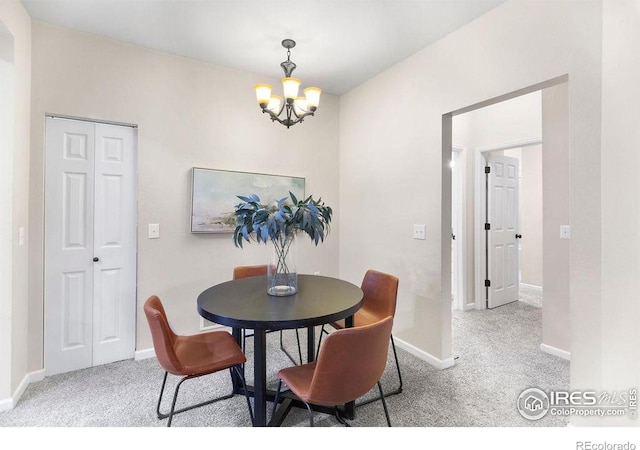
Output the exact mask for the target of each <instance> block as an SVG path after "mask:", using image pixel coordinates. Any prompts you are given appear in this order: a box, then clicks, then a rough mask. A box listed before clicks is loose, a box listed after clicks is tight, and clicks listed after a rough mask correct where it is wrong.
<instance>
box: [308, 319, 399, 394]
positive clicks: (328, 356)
mask: <svg viewBox="0 0 640 450" xmlns="http://www.w3.org/2000/svg"><path fill="white" fill-rule="evenodd" d="M392 326H393V317H391V316H389V317H386V318H384V319H382V320H380V321H378V322H375V323H372V324H370V325H365V326H361V327H355V328H344V329H341V330H337V331H335V332H333V333H331V334H330V335H329V336H327V338H326V339H325V342H324V343H323V345H322V346H321V347H320V353H319V354H318V359H317V363H316V368H315V371H314V374H313V379H312V380H311V385H310V387H309V391H308V399H307V400H308V402H309V403H312V404H316V405H329V406H330V405H340V404H344V403H346V402H350V401H352V400H355V399H357V398H359V397H362V396H363V395H364V394H366V393H367V392H369V391H370V390H371V388H372V387H374V386H375V385H376V383H377V382H378V381H379V380H380V378H381V377H382V373H383V372H384V369H385V366H386V364H387V354H388V352H389V338H390V336H391V328H392Z"/></svg>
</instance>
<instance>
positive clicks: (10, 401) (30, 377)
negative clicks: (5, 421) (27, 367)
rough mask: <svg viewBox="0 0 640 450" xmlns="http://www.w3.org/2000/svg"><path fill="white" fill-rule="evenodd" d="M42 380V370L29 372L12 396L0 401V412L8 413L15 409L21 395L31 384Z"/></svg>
mask: <svg viewBox="0 0 640 450" xmlns="http://www.w3.org/2000/svg"><path fill="white" fill-rule="evenodd" d="M42 380H44V369H41V370H36V371H34V372H29V373H28V374H26V375H25V376H24V378H23V379H22V381H21V382H20V384H19V385H18V387H17V388H16V390H15V392H14V393H13V395H12V396H11V397H9V398H6V399H3V400H0V411H8V410H10V409H13V408H15V406H16V405H17V404H18V402H19V401H20V398H21V397H22V394H24V391H26V390H27V387H28V386H29V385H30V384H31V383H35V382H37V381H42Z"/></svg>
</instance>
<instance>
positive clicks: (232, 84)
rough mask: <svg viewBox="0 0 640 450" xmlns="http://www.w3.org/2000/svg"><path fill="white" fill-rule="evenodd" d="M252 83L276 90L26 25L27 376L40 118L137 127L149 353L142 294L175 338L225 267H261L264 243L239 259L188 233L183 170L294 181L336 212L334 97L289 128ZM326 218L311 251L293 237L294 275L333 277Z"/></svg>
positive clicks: (36, 266)
mask: <svg viewBox="0 0 640 450" xmlns="http://www.w3.org/2000/svg"><path fill="white" fill-rule="evenodd" d="M274 64H278V61H274ZM302 81H303V83H304V80H302ZM257 82H271V83H272V84H273V85H274V86H277V85H278V84H279V82H278V81H277V80H265V79H264V77H261V76H258V75H254V74H250V73H245V72H240V71H236V70H231V69H226V68H222V67H216V66H211V65H207V64H204V63H201V62H197V61H193V60H189V59H185V58H180V57H175V56H171V55H168V54H164V53H160V52H155V51H150V50H146V49H144V48H141V47H136V46H132V45H125V44H121V43H118V42H114V41H111V40H108V39H104V38H101V37H97V36H94V35H89V34H83V33H79V32H74V31H70V30H67V29H62V28H56V27H52V26H49V25H44V24H41V23H37V22H34V26H33V98H34V102H33V113H32V126H33V145H32V147H31V148H32V165H31V169H32V170H31V183H32V184H31V188H32V195H31V200H32V202H31V228H32V235H31V245H32V251H31V260H32V262H33V267H32V273H31V275H32V283H31V286H32V289H31V291H30V307H31V309H32V310H33V313H32V314H31V316H30V317H31V319H30V323H29V329H30V336H29V342H30V346H31V349H32V350H31V351H30V353H29V356H30V369H31V370H34V369H38V368H40V367H42V320H43V319H42V315H41V314H40V312H41V311H42V304H43V293H42V290H43V288H42V248H43V223H42V221H43V216H42V202H43V185H42V178H43V176H42V173H43V169H42V164H43V132H44V117H45V113H56V114H63V115H69V116H75V117H83V118H91V119H97V120H108V121H118V122H125V123H131V124H136V125H138V186H137V188H138V306H139V308H138V321H137V324H138V335H137V348H138V349H139V350H140V349H147V348H151V346H152V343H151V339H150V335H149V331H148V324H147V323H146V319H145V318H144V314H142V313H141V306H142V303H143V302H144V300H146V299H147V298H148V296H149V295H151V294H157V295H159V296H160V298H161V299H163V301H164V302H165V303H166V307H167V314H168V315H169V316H170V317H171V318H172V322H173V323H174V326H175V327H176V329H177V330H178V331H179V332H183V333H193V332H196V331H198V329H199V328H198V327H199V322H200V317H199V315H198V314H197V312H196V297H197V295H198V294H199V293H200V292H201V291H202V290H204V289H205V288H207V287H209V286H211V285H213V284H215V283H219V282H222V281H226V280H228V279H230V278H231V275H232V268H233V266H234V265H240V264H258V263H264V262H265V261H266V259H267V258H268V253H267V247H266V246H264V245H262V246H259V245H257V244H252V245H247V246H245V248H244V249H243V250H241V249H236V248H235V247H234V245H233V242H232V239H231V235H229V234H226V235H195V234H190V233H189V232H188V222H189V214H190V209H189V200H190V195H191V194H190V176H191V172H190V171H191V168H192V167H194V166H197V167H208V168H217V169H227V170H239V171H250V172H262V173H273V174H283V175H295V176H302V177H305V178H306V191H307V193H308V194H313V195H314V196H316V197H319V196H321V197H322V199H323V200H324V201H325V202H326V203H327V204H328V205H330V206H332V207H333V208H334V209H335V211H336V212H339V211H340V209H339V195H338V188H339V179H338V135H339V133H338V117H339V110H338V100H337V98H336V97H333V96H331V95H324V96H323V98H322V100H321V105H320V108H319V110H318V113H317V114H316V116H315V117H310V118H308V119H306V120H305V122H304V123H302V124H299V125H296V126H294V127H293V128H291V129H286V128H285V127H283V126H281V125H279V124H274V123H272V122H271V121H270V120H268V118H267V116H266V115H264V114H262V113H261V111H260V109H259V107H258V106H257V104H256V102H255V94H254V92H253V85H254V84H255V83H257ZM239 194H242V193H239ZM244 194H248V193H244ZM335 220H336V221H335V224H334V226H333V227H332V232H331V234H330V235H329V237H328V239H327V240H326V241H325V242H324V243H323V244H320V245H319V246H318V247H317V248H315V247H314V246H313V244H312V243H311V242H310V241H308V240H307V239H302V241H301V242H300V245H299V248H298V270H299V271H300V272H306V273H313V272H315V271H319V272H321V273H322V274H326V275H334V276H337V275H338V245H339V223H340V220H341V217H340V214H336V219H335ZM149 223H159V224H160V239H155V240H149V239H147V233H146V231H147V225H148V224H149Z"/></svg>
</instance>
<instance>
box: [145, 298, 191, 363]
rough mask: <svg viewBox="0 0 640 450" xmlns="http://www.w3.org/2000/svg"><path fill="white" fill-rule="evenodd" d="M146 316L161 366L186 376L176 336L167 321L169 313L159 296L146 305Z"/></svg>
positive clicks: (149, 299)
mask: <svg viewBox="0 0 640 450" xmlns="http://www.w3.org/2000/svg"><path fill="white" fill-rule="evenodd" d="M144 314H145V315H146V316H147V321H148V322H149V329H150V330H151V337H152V338H153V348H154V350H155V352H156V357H157V358H158V363H159V364H160V366H161V367H162V368H163V369H164V370H166V371H167V372H169V373H172V374H174V375H185V373H184V366H183V364H182V363H181V362H180V360H179V358H178V355H177V354H176V351H175V342H176V338H177V336H176V334H175V333H174V332H173V330H172V329H171V326H170V325H169V321H168V320H167V313H166V312H165V310H164V307H163V306H162V302H161V301H160V298H159V297H158V296H157V295H152V296H151V297H149V298H148V299H147V301H146V302H145V303H144Z"/></svg>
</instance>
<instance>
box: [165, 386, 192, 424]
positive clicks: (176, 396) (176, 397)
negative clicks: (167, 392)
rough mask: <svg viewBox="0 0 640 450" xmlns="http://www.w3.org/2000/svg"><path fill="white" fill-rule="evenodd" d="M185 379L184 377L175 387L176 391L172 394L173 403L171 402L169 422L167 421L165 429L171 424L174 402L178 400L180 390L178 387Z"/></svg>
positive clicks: (174, 407)
mask: <svg viewBox="0 0 640 450" xmlns="http://www.w3.org/2000/svg"><path fill="white" fill-rule="evenodd" d="M186 379H187V377H184V378H183V379H182V380H180V381H179V382H178V384H177V385H176V390H175V391H174V393H173V401H172V402H171V411H169V420H168V421H167V427H170V426H171V422H172V421H173V414H174V413H175V409H176V400H177V399H178V390H180V386H181V385H182V383H183V382H184V381H185V380H186Z"/></svg>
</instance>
